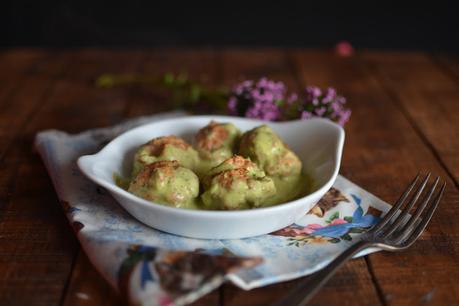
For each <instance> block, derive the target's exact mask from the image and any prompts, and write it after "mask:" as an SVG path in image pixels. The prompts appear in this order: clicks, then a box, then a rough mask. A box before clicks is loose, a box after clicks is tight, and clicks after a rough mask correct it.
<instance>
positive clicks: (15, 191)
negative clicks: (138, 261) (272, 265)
mask: <svg viewBox="0 0 459 306" xmlns="http://www.w3.org/2000/svg"><path fill="white" fill-rule="evenodd" d="M433 58H434V60H432V57H431V56H428V55H426V54H423V53H414V52H410V53H402V52H400V53H399V52H390V53H388V52H374V51H373V52H363V53H357V55H356V56H354V57H350V58H341V57H338V56H336V55H334V54H332V53H328V52H324V51H310V50H306V51H305V50H287V51H285V50H276V49H250V50H247V49H236V48H232V49H224V50H213V49H189V50H176V49H175V50H174V49H164V50H155V49H152V50H101V49H81V50H71V51H49V50H29V49H18V50H9V51H2V52H0V300H1V301H2V302H1V303H0V304H1V305H59V304H63V305H120V300H119V297H118V295H117V294H116V292H115V291H114V290H113V289H111V288H110V287H109V285H108V284H107V283H106V282H105V281H104V280H103V279H102V278H101V276H99V274H98V273H97V272H96V271H95V269H94V268H93V267H92V265H91V264H90V263H89V261H88V260H87V258H86V256H85V254H83V253H81V252H79V251H78V243H77V241H76V239H75V237H74V235H73V233H72V232H71V229H70V227H69V226H68V225H67V221H66V219H65V216H64V214H63V212H62V209H61V207H60V205H59V204H58V200H57V198H56V195H55V192H54V190H53V188H52V185H51V182H50V180H49V179H48V176H47V173H46V170H45V169H44V167H43V165H42V163H41V161H40V159H39V158H38V156H36V155H35V154H33V151H32V150H31V143H32V140H33V136H34V135H35V133H36V132H37V131H39V130H42V129H46V128H56V129H63V130H66V131H68V132H72V133H73V132H78V131H82V130H84V129H87V128H93V127H96V126H105V125H111V124H113V123H117V122H119V121H120V120H122V119H124V118H128V117H134V116H139V115H147V114H152V113H154V112H158V111H164V110H169V109H171V108H172V107H173V106H172V105H171V100H170V96H168V95H167V94H165V93H164V92H163V91H158V90H155V89H151V88H148V87H145V86H127V87H121V88H112V89H102V88H96V87H94V83H93V82H94V79H95V78H96V77H97V76H98V75H100V74H101V73H132V72H140V73H145V74H149V75H159V74H161V73H164V72H175V73H179V72H187V73H188V74H189V75H190V76H191V77H192V78H197V79H201V80H204V82H206V83H207V84H209V85H220V84H225V85H232V84H234V83H235V82H236V81H238V80H241V79H243V78H245V77H248V78H259V77H262V76H267V77H269V78H273V79H277V80H282V81H284V82H286V83H287V84H288V86H289V87H291V88H296V89H299V88H301V87H302V86H304V85H305V84H316V85H319V86H322V87H326V86H334V87H336V88H337V89H338V91H339V92H341V93H342V94H343V95H345V96H346V97H347V98H348V101H349V106H350V107H351V108H352V110H353V114H352V118H351V121H350V122H349V124H348V125H347V126H346V133H347V139H346V145H345V153H344V157H343V163H342V168H341V173H342V174H343V175H345V176H346V177H348V178H349V179H351V180H353V181H355V182H356V183H358V184H359V185H361V186H362V187H364V188H366V189H368V190H369V191H370V192H372V193H374V194H376V195H377V196H379V197H381V198H382V199H384V200H386V201H388V202H393V201H394V200H395V199H396V198H397V196H398V194H399V193H400V192H401V191H402V190H403V189H404V186H405V185H406V184H407V183H408V181H409V180H410V179H411V177H412V176H413V175H414V174H415V173H416V172H417V171H418V170H420V169H425V170H429V171H433V172H434V173H435V174H439V175H441V176H442V177H444V178H445V179H446V180H447V182H448V189H447V192H446V195H445V197H444V200H443V202H442V204H441V207H440V209H439V210H438V212H437V214H436V215H435V216H434V218H433V220H432V222H431V224H430V225H429V228H428V231H427V232H426V233H425V234H424V235H423V236H422V237H421V239H420V241H419V242H417V243H416V244H415V245H414V246H413V247H412V248H411V249H409V250H408V251H405V252H403V253H399V254H392V253H382V252H381V253H377V254H372V255H370V256H369V257H368V258H367V260H364V259H359V260H353V261H351V262H349V263H348V264H347V265H346V266H345V267H344V268H343V269H342V270H341V271H340V272H339V273H338V274H337V275H336V276H335V277H334V278H333V279H332V281H331V282H330V283H329V284H327V286H326V287H324V288H323V289H322V291H321V292H320V293H319V295H318V296H317V297H316V298H315V299H314V300H313V301H312V302H311V305H331V304H338V303H339V304H345V305H378V304H383V305H420V304H429V305H449V304H450V305H454V304H455V303H457V300H459V286H458V285H457V282H456V280H457V279H458V278H459V243H458V242H459V239H458V238H459V224H458V223H457V222H455V219H456V217H457V216H459V205H458V204H459V190H458V188H457V182H458V177H459V176H458V175H459V172H458V171H459V170H458V169H459V168H458V163H457V162H458V161H457V156H459V146H458V142H457V139H458V138H459V137H457V136H458V123H457V122H458V120H457V119H459V118H458V117H457V116H458V114H459V111H458V105H459V103H458V102H459V93H458V86H457V85H458V80H459V70H458V67H459V65H457V63H459V61H457V58H456V57H454V56H434V57H433ZM439 118H441V120H439ZM77 254H78V255H77ZM76 256H78V257H76ZM367 263H368V265H367ZM72 269H73V270H72ZM72 271H73V272H72ZM296 283H297V281H291V282H286V283H281V284H276V285H272V286H269V287H266V288H260V289H256V290H254V291H249V292H246V291H242V290H240V289H237V288H236V287H234V286H232V285H225V286H224V287H223V288H222V289H221V290H217V291H214V292H213V293H212V294H210V295H207V296H206V297H204V298H202V299H200V300H199V301H197V302H196V303H194V306H209V305H266V304H268V303H271V302H273V301H274V300H276V299H277V298H279V297H280V296H282V295H283V294H286V293H287V292H288V290H289V289H291V288H292V287H293V286H294V285H295V284H296Z"/></svg>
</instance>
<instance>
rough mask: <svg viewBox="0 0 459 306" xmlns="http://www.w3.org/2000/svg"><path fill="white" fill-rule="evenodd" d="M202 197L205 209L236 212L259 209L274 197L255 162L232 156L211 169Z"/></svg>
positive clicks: (269, 182)
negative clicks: (236, 210) (237, 210)
mask: <svg viewBox="0 0 459 306" xmlns="http://www.w3.org/2000/svg"><path fill="white" fill-rule="evenodd" d="M203 183H204V186H205V191H204V193H203V194H202V196H201V199H202V202H203V205H204V206H205V207H206V208H208V209H221V210H235V209H246V208H255V207H261V206H263V205H264V204H265V203H264V201H265V200H267V199H269V198H270V197H272V196H273V195H275V194H276V187H275V185H274V182H273V180H272V179H271V178H269V177H267V176H266V175H265V173H264V171H263V170H261V169H260V168H259V167H258V166H257V165H256V164H255V163H253V162H251V161H250V160H249V159H245V158H243V157H242V156H233V157H231V158H229V159H227V160H225V161H224V162H223V163H221V164H220V165H218V166H217V167H214V168H213V169H211V170H210V172H209V173H208V175H207V176H206V177H205V179H204V180H203Z"/></svg>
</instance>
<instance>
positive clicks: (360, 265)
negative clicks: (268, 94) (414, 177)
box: [222, 49, 379, 305]
mask: <svg viewBox="0 0 459 306" xmlns="http://www.w3.org/2000/svg"><path fill="white" fill-rule="evenodd" d="M222 57H223V64H222V80H223V82H224V83H226V84H232V83H234V82H235V81H237V80H241V79H242V76H244V77H247V78H252V79H258V78H260V77H263V76H266V77H268V78H271V79H275V80H281V81H284V82H286V84H287V85H288V86H289V87H290V88H292V89H298V86H299V84H300V83H301V81H302V80H299V79H297V76H298V75H299V72H298V71H297V70H296V69H292V67H291V64H292V62H293V58H291V57H290V56H289V55H288V54H287V53H286V52H282V51H279V50H275V49H262V50H250V51H247V50H238V49H232V50H225V51H224V52H223V55H222ZM293 64H294V65H296V64H297V63H293ZM324 81H325V80H324ZM279 264H282V263H279ZM296 283H298V281H291V282H288V283H281V284H276V285H271V286H269V287H266V288H259V289H256V290H254V291H248V292H247V291H242V290H240V289H236V288H235V287H233V286H227V287H225V288H224V305H267V304H269V302H273V301H275V300H276V299H279V298H280V297H282V296H283V295H284V294H287V293H288V291H289V289H292V288H293V287H294V286H295V284H296ZM338 284H339V286H338ZM356 287H358V288H359V290H358V291H356V290H355V289H354V288H356ZM330 292H334V294H329V293H330ZM337 292H339V293H341V294H343V295H341V294H338V293H337ZM352 296H354V297H355V298H354V299H352V303H354V305H378V304H379V298H378V295H377V292H376V289H375V287H374V286H373V283H372V281H371V276H370V274H369V272H368V270H367V269H366V263H365V260H364V259H358V260H353V261H351V262H349V263H348V264H347V266H346V268H345V269H342V270H340V271H339V272H338V273H337V275H336V276H335V280H334V282H331V283H329V284H327V285H326V286H325V287H324V289H323V291H322V292H321V293H320V294H318V295H317V297H316V298H315V299H314V302H313V304H316V305H332V304H338V303H340V302H341V301H343V297H352Z"/></svg>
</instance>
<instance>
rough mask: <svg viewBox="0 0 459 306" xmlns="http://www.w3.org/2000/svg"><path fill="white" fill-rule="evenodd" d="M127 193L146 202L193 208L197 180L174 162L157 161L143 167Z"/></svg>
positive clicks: (197, 189) (197, 193)
mask: <svg viewBox="0 0 459 306" xmlns="http://www.w3.org/2000/svg"><path fill="white" fill-rule="evenodd" d="M128 191H129V192H131V193H133V194H135V195H137V196H139V197H141V198H143V199H145V200H148V201H152V202H157V203H160V204H165V205H168V206H173V207H181V208H193V207H194V205H195V201H196V198H197V197H198V195H199V179H198V177H197V176H196V174H194V172H193V171H191V170H190V169H187V168H184V167H182V166H180V164H179V163H178V162H177V161H175V160H174V161H168V160H163V161H157V162H154V163H152V164H149V165H146V166H145V167H143V169H142V170H141V171H140V172H139V173H138V174H137V176H136V177H135V178H134V179H133V180H132V181H131V183H130V185H129V189H128Z"/></svg>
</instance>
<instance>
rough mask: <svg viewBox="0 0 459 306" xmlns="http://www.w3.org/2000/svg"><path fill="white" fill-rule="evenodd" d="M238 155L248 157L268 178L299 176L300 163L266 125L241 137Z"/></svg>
mask: <svg viewBox="0 0 459 306" xmlns="http://www.w3.org/2000/svg"><path fill="white" fill-rule="evenodd" d="M239 154H240V155H242V156H244V157H249V158H250V159H251V160H253V161H254V162H255V163H256V164H257V165H258V166H259V167H260V168H262V169H263V170H264V171H265V172H266V174H267V175H268V176H276V177H281V178H283V177H289V176H298V175H300V174H301V167H302V165H301V161H300V159H299V158H298V156H296V154H295V153H293V151H291V150H290V149H289V148H288V147H287V145H286V144H284V143H283V142H282V140H281V139H280V138H279V136H277V135H276V133H274V131H273V130H272V129H271V128H270V127H268V126H267V125H261V126H259V127H256V128H254V129H252V130H250V131H248V132H246V133H244V134H243V135H242V138H241V142H240V145H239Z"/></svg>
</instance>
